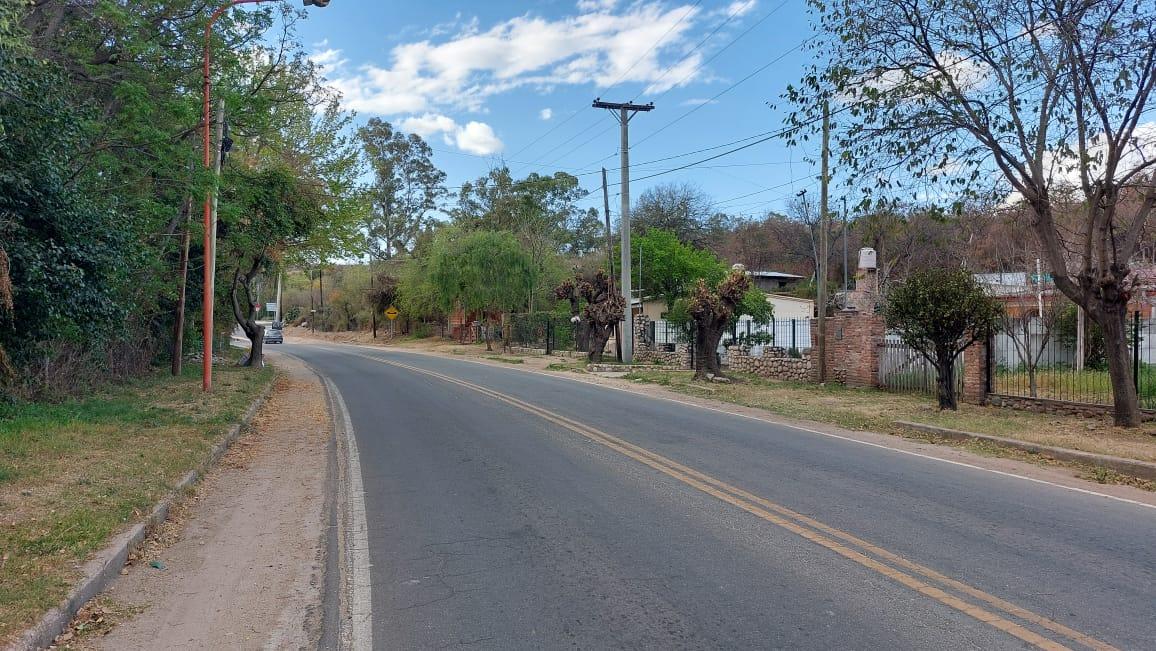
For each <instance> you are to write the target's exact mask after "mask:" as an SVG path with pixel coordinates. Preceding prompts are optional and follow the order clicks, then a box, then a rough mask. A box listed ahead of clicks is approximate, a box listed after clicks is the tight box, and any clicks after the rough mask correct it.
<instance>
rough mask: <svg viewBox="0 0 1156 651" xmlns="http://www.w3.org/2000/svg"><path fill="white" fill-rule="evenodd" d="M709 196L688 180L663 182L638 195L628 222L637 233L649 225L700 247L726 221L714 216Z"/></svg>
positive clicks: (647, 228) (708, 241)
mask: <svg viewBox="0 0 1156 651" xmlns="http://www.w3.org/2000/svg"><path fill="white" fill-rule="evenodd" d="M716 215H717V213H715V211H714V206H713V202H712V201H711V198H710V197H709V196H708V195H707V194H706V193H705V192H703V191H702V190H700V189H699V188H697V187H695V186H693V185H690V184H688V183H666V184H663V185H658V186H655V187H653V188H649V189H647V190H645V191H643V193H642V194H640V195H639V196H638V200H637V201H636V202H635V203H634V207H633V208H631V210H630V223H631V225H632V226H633V227H634V228H637V229H638V232H639V233H646V232H647V231H649V230H651V229H658V230H665V231H670V232H672V233H674V234H675V236H676V237H677V238H678V239H679V240H680V241H682V242H685V243H687V244H690V245H691V246H695V247H699V248H703V247H706V246H707V245H708V244H710V243H711V242H712V236H714V235H717V232H716V231H717V230H718V229H719V228H720V227H721V226H722V222H723V221H725V219H724V217H725V216H719V217H718V218H716Z"/></svg>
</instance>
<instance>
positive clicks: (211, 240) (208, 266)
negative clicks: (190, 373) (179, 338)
mask: <svg viewBox="0 0 1156 651" xmlns="http://www.w3.org/2000/svg"><path fill="white" fill-rule="evenodd" d="M224 134H225V101H224V100H217V145H218V146H217V147H216V149H217V155H216V157H215V159H214V161H213V186H214V187H213V190H212V191H211V192H210V194H209V196H207V197H205V213H206V215H207V216H208V218H209V219H208V222H209V231H208V232H207V233H206V234H205V245H206V246H205V269H204V276H205V278H204V288H203V293H202V297H201V299H202V301H203V302H204V306H203V312H204V320H203V321H204V322H203V323H202V329H203V330H204V333H203V336H204V342H203V345H204V355H203V357H204V359H202V360H201V390H202V391H209V390H211V389H212V388H213V334H214V333H213V307H214V303H215V299H216V293H217V187H216V186H217V184H219V183H220V179H221V148H220V143H221V138H222V137H224ZM205 135H206V138H205V148H206V151H205V158H206V159H207V158H208V157H209V153H208V147H209V146H210V143H209V140H208V130H207V129H206V134H205ZM205 162H206V163H208V161H207V160H206V161H205ZM206 166H207V165H206Z"/></svg>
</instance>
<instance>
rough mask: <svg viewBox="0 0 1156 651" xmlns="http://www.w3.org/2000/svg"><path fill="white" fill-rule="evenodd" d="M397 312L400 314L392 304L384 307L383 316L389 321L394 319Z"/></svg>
mask: <svg viewBox="0 0 1156 651" xmlns="http://www.w3.org/2000/svg"><path fill="white" fill-rule="evenodd" d="M399 314H401V312H398V311H397V308H396V307H394V306H392V305H390V306H389V307H387V308H385V318H387V319H389V320H390V321H393V320H394V319H396V318H397V316H398V315H399Z"/></svg>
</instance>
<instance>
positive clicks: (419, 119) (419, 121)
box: [397, 113, 458, 138]
mask: <svg viewBox="0 0 1156 651" xmlns="http://www.w3.org/2000/svg"><path fill="white" fill-rule="evenodd" d="M397 126H398V127H400V128H401V129H402V131H408V132H410V133H416V134H417V135H419V136H421V137H422V138H429V137H430V136H432V135H434V134H436V133H444V132H447V131H450V132H452V131H454V130H455V129H457V126H458V125H457V123H456V122H454V120H453V118H451V117H449V116H446V115H437V114H434V113H426V114H425V115H421V116H413V117H408V118H405V119H404V120H401V121H400V122H398V123H397Z"/></svg>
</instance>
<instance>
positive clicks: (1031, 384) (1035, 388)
mask: <svg viewBox="0 0 1156 651" xmlns="http://www.w3.org/2000/svg"><path fill="white" fill-rule="evenodd" d="M1028 391H1029V392H1030V395H1031V397H1033V398H1038V397H1039V385H1038V384H1037V383H1036V365H1035V363H1034V362H1028Z"/></svg>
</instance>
